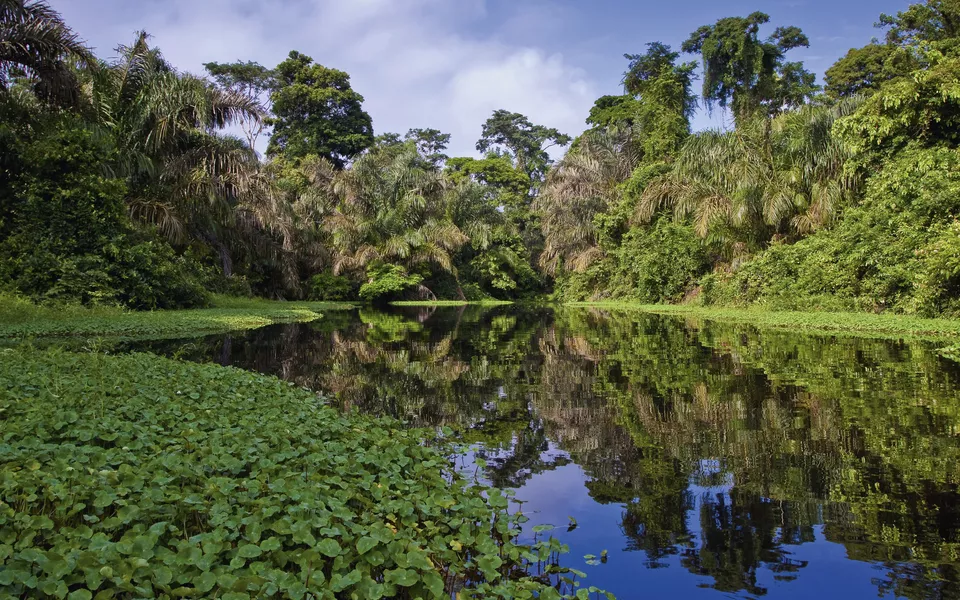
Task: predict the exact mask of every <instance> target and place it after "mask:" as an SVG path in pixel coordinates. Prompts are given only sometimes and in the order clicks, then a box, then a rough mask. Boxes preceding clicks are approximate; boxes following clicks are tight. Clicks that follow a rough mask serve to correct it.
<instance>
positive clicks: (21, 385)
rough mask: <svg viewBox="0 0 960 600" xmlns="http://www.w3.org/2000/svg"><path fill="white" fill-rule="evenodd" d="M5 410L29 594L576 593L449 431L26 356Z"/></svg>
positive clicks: (228, 378) (177, 372) (212, 376)
mask: <svg viewBox="0 0 960 600" xmlns="http://www.w3.org/2000/svg"><path fill="white" fill-rule="evenodd" d="M0 414H2V415H3V420H4V437H3V441H4V444H5V452H4V454H3V457H2V458H0V531H3V530H6V531H7V532H8V533H9V534H10V536H12V537H9V539H6V540H5V541H6V542H8V543H9V544H10V545H8V546H7V549H8V550H9V552H8V553H7V554H6V556H5V560H4V563H5V567H6V569H5V571H4V572H2V573H0V583H2V585H3V586H4V590H5V591H6V592H8V593H9V594H11V595H12V596H14V597H23V596H25V595H26V596H32V595H33V594H34V593H37V592H41V591H42V592H43V594H45V595H50V596H57V597H67V596H68V593H69V596H70V597H76V598H91V597H92V596H93V595H94V594H96V595H97V596H98V597H99V596H103V597H111V596H114V595H124V594H126V593H128V592H129V591H130V590H131V589H134V590H148V591H149V595H154V594H156V595H163V596H192V597H208V596H217V597H222V598H249V597H257V598H259V597H263V596H272V595H276V594H277V592H278V591H281V590H282V591H283V594H282V595H285V596H290V597H303V596H304V595H311V596H312V595H315V596H317V597H321V596H323V597H332V594H336V595H338V596H343V597H359V598H381V597H387V598H393V597H411V598H412V597H422V598H443V597H449V596H450V594H451V593H452V591H453V590H459V589H461V588H466V590H465V591H471V592H473V593H474V594H476V595H477V596H479V597H485V598H513V597H536V596H539V597H541V598H559V597H560V595H559V594H557V593H556V590H555V589H553V587H551V586H550V585H549V584H547V583H544V582H543V581H541V580H540V578H539V577H534V576H532V575H527V573H538V572H542V570H543V569H544V568H545V567H546V565H545V564H544V563H543V562H538V561H546V560H548V557H552V556H555V553H556V552H559V551H561V548H560V544H559V542H557V541H556V540H553V539H550V540H548V541H544V542H541V543H539V544H537V545H536V546H535V547H533V548H531V547H529V546H524V545H520V544H518V543H517V535H518V534H519V525H520V523H522V522H523V520H524V517H522V515H521V514H519V513H517V512H516V511H511V510H510V506H509V504H510V503H509V500H508V498H507V497H506V496H505V495H504V494H502V493H501V492H500V491H498V490H493V489H487V488H485V487H483V486H480V485H476V484H474V483H473V482H472V481H469V480H468V479H466V478H464V477H463V476H462V475H460V474H459V472H458V471H457V470H456V468H455V467H454V466H453V464H452V463H451V461H450V460H449V458H448V455H449V454H450V453H451V452H454V451H455V449H454V448H452V447H449V446H448V445H447V443H446V442H445V441H443V440H442V439H436V435H435V433H434V432H433V431H427V430H412V429H404V428H403V426H402V425H401V424H400V423H399V422H396V421H392V420H389V419H378V418H373V417H366V416H360V415H357V414H343V413H342V412H340V411H338V410H336V409H334V408H331V407H329V406H327V405H326V403H325V402H324V401H323V399H322V398H321V397H319V396H318V395H317V394H315V393H313V392H311V391H308V390H304V389H300V388H296V387H295V386H293V385H292V384H290V383H287V382H284V381H282V380H280V379H277V378H275V377H269V376H264V375H260V374H256V373H250V372H246V371H242V370H239V369H234V368H230V367H221V366H218V365H200V364H193V363H187V362H181V361H177V360H171V359H165V358H160V357H157V356H154V355H150V354H129V355H121V356H112V355H106V354H102V353H95V352H86V353H74V352H67V351H63V350H60V349H51V350H42V351H41V350H37V349H32V348H24V347H21V348H16V349H7V350H0ZM79 467H82V468H79ZM171 482H172V484H171ZM38 490H41V491H43V493H39V492H38ZM131 556H134V557H136V560H133V559H131ZM38 557H39V558H38ZM62 557H68V559H64V558H62ZM528 557H532V558H528ZM538 557H539V558H538ZM529 560H532V561H533V563H532V564H531V563H530V562H528V561H529ZM551 562H552V559H551ZM552 572H553V573H555V576H561V575H563V574H564V573H568V572H569V571H567V570H566V569H562V568H559V567H554V570H553V571H552ZM573 591H575V590H569V593H570V594H571V595H564V596H563V597H564V598H567V597H571V598H572V593H573ZM146 594H147V592H142V593H141V595H146ZM577 597H580V596H577Z"/></svg>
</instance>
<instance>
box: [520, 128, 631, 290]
mask: <svg viewBox="0 0 960 600" xmlns="http://www.w3.org/2000/svg"><path fill="white" fill-rule="evenodd" d="M634 141H635V140H634V137H633V131H632V130H630V129H623V130H619V131H616V130H609V131H590V132H587V133H585V134H584V135H583V137H582V138H581V139H580V142H579V146H578V147H577V148H576V149H575V150H573V151H571V152H570V153H569V154H567V156H565V157H564V158H563V160H562V161H560V163H559V164H558V165H557V167H556V168H554V169H553V170H552V171H551V172H550V174H549V176H548V178H547V184H546V187H545V188H544V191H543V193H542V194H541V195H540V197H539V198H538V199H537V202H536V210H537V211H538V212H539V213H540V214H541V223H542V227H543V234H544V238H545V239H544V243H545V247H544V250H543V253H542V254H541V255H540V265H541V266H542V267H543V268H544V269H545V270H546V271H547V272H548V273H551V274H553V273H556V271H557V270H558V269H559V268H560V265H561V264H563V266H564V267H566V268H569V269H571V270H573V271H576V272H583V271H584V270H586V269H587V267H589V266H590V265H591V264H592V263H593V262H595V261H596V260H598V259H599V258H600V257H602V255H603V251H602V250H601V248H600V241H599V237H598V232H597V230H596V227H595V225H594V217H595V215H597V214H598V213H602V212H607V211H608V210H610V208H611V207H613V206H616V205H617V204H618V203H619V202H620V200H621V198H622V187H621V184H622V183H623V182H624V181H626V180H627V179H629V178H630V176H631V174H632V173H633V171H634V169H636V168H637V165H638V164H639V163H640V155H641V153H640V151H639V149H638V147H637V145H636V144H635V143H634Z"/></svg>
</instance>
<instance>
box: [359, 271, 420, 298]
mask: <svg viewBox="0 0 960 600" xmlns="http://www.w3.org/2000/svg"><path fill="white" fill-rule="evenodd" d="M367 278H368V279H367V282H366V283H364V284H363V285H361V286H360V297H361V298H363V299H364V300H371V301H374V300H387V299H390V298H396V297H397V296H399V295H400V294H402V293H403V292H405V291H406V290H408V289H410V288H412V287H414V286H417V285H420V284H421V283H422V282H423V277H422V276H420V275H411V274H408V273H407V270H406V269H404V268H403V267H401V266H400V265H392V264H389V263H377V264H374V265H372V266H371V267H369V268H368V269H367Z"/></svg>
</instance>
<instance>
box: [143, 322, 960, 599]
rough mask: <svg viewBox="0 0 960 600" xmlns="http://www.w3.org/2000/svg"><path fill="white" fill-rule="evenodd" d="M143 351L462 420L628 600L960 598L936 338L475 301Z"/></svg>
mask: <svg viewBox="0 0 960 600" xmlns="http://www.w3.org/2000/svg"><path fill="white" fill-rule="evenodd" d="M129 348H130V349H138V350H149V351H152V352H157V353H159V354H164V355H168V356H178V357H181V358H185V359H189V360H198V361H213V362H218V363H221V364H225V365H234V366H237V367H241V368H244V369H250V370H256V371H260V372H263V373H269V374H273V375H277V376H279V377H282V378H284V379H287V380H290V381H293V382H296V383H297V384H298V385H302V386H305V387H309V388H311V389H315V390H318V391H323V392H325V393H328V394H330V395H331V396H332V398H333V400H332V401H335V402H336V403H338V404H339V405H340V406H342V408H343V409H344V410H349V411H361V412H364V413H370V414H375V415H389V416H392V417H396V418H399V419H402V420H404V421H406V422H407V423H409V424H410V425H411V426H422V427H440V426H449V427H452V428H454V429H455V430H456V431H457V432H458V433H459V435H460V436H461V438H462V439H463V440H464V442H465V443H468V444H470V445H471V447H472V448H473V452H471V454H470V457H471V458H473V457H476V458H482V459H483V461H485V463H486V466H485V467H483V468H482V472H483V476H484V478H485V479H486V480H488V481H489V482H491V483H493V484H494V485H497V486H500V487H504V488H512V489H515V490H516V494H517V497H518V498H519V499H521V500H523V501H525V504H523V511H524V512H525V513H526V514H527V515H528V516H530V517H531V520H532V523H531V525H532V524H540V523H549V524H554V525H557V526H558V528H557V529H556V530H555V532H554V535H556V536H557V537H559V538H560V539H561V540H562V541H563V542H564V543H566V544H568V545H569V546H570V549H571V552H570V555H569V556H568V557H567V558H566V561H565V562H566V564H568V565H570V566H573V567H575V568H578V569H581V570H583V571H585V572H586V573H587V575H588V578H587V581H586V584H587V585H594V586H597V587H600V588H604V589H606V590H609V591H611V592H613V593H615V594H616V595H617V597H618V598H621V599H630V598H667V597H670V598H722V597H726V598H730V597H735V598H759V597H768V598H811V597H815V598H875V597H878V596H879V597H887V598H899V597H902V598H960V572H958V569H957V566H958V562H960V532H958V525H960V490H958V487H957V484H958V482H960V369H958V367H957V365H955V364H954V363H952V362H950V361H948V360H945V359H943V358H940V357H939V356H937V354H936V353H935V352H934V351H933V349H932V347H931V346H930V345H929V344H928V343H925V342H922V341H913V342H904V341H890V340H878V339H864V338H857V337H847V336H839V337H838V336H827V335H809V334H800V333H791V332H781V331H775V330H774V331H772V330H763V331H760V330H756V329H754V328H752V327H749V326H742V325H736V326H733V325H723V324H707V323H702V322H697V321H690V320H684V319H680V318H676V317H662V316H654V315H649V314H643V313H639V312H632V311H605V310H592V309H579V308H578V309H551V308H535V309H528V308H518V307H499V308H494V309H481V308H474V307H470V308H438V309H392V310H388V311H377V310H373V309H360V310H355V311H348V312H342V313H337V312H333V313H329V314H328V315H327V316H326V318H324V319H323V320H321V321H318V322H316V323H313V324H299V325H279V326H274V327H267V328H264V329H260V330H256V331H253V332H249V333H245V334H237V335H228V336H223V335H221V336H211V337H207V338H198V339H191V340H173V341H164V342H140V343H135V344H130V345H129ZM574 522H575V526H574ZM603 551H606V553H605V561H600V560H599V557H600V556H601V553H602V552H603ZM586 555H594V556H596V557H597V559H596V560H592V559H588V558H585V556H586ZM591 563H596V564H591Z"/></svg>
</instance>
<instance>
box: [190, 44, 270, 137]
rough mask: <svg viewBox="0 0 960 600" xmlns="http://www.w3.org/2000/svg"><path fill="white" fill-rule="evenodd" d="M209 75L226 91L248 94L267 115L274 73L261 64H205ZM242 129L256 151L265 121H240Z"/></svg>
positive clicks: (238, 62) (248, 62) (251, 62)
mask: <svg viewBox="0 0 960 600" xmlns="http://www.w3.org/2000/svg"><path fill="white" fill-rule="evenodd" d="M203 66H204V68H205V69H206V70H207V73H209V74H210V76H211V77H213V80H214V81H216V82H217V85H219V86H220V87H222V88H223V89H225V90H229V91H231V92H237V93H241V94H246V95H247V96H249V97H250V98H252V99H254V100H256V101H257V104H259V105H260V109H261V111H262V112H263V113H264V114H266V113H267V112H268V111H267V106H266V104H267V103H266V101H267V96H268V94H269V92H270V90H271V89H272V87H273V72H272V71H271V70H270V69H268V68H266V67H264V66H263V65H261V64H260V63H257V62H253V61H247V62H241V61H237V62H233V63H217V62H208V63H204V65H203ZM240 127H241V128H242V129H243V133H244V135H245V136H246V138H247V144H249V146H250V149H251V150H256V147H257V139H258V138H259V137H260V134H262V133H263V130H264V127H265V121H264V120H263V119H244V118H241V119H240Z"/></svg>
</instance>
